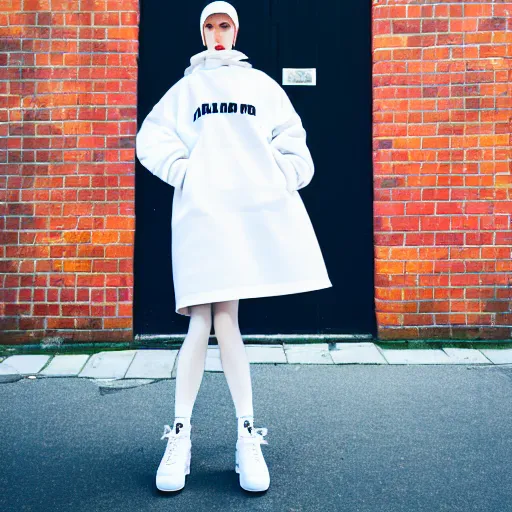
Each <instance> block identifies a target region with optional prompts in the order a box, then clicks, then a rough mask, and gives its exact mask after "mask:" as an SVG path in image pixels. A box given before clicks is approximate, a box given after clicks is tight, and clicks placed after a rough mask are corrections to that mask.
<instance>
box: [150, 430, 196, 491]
mask: <svg viewBox="0 0 512 512" xmlns="http://www.w3.org/2000/svg"><path fill="white" fill-rule="evenodd" d="M180 425H181V423H178V424H177V425H176V430H177V432H174V431H173V429H172V428H171V427H170V426H169V425H165V427H164V434H163V436H162V437H161V439H165V438H167V440H168V441H167V447H166V448H165V453H164V456H163V457H162V460H161V462H160V465H159V466H158V470H157V472H156V486H157V488H158V489H159V490H160V491H179V490H180V489H183V487H185V475H188V474H189V473H190V454H191V448H192V442H191V441H190V429H191V427H189V428H188V429H185V428H184V427H183V426H182V425H181V428H180Z"/></svg>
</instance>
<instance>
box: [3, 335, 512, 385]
mask: <svg viewBox="0 0 512 512" xmlns="http://www.w3.org/2000/svg"><path fill="white" fill-rule="evenodd" d="M452 345H453V343H448V344H446V345H444V346H440V347H434V348H407V349H403V348H401V349H400V348H396V345H391V347H390V346H389V344H376V343H372V342H364V341H361V342H354V343H346V342H344V343H307V344H304V343H280V344H273V345H271V344H251V345H249V344H246V346H245V348H246V353H247V356H248V359H249V362H250V363H251V364H270V365H276V364H291V365H331V366H341V365H354V364H355V365H385V366H389V365H407V366H410V365H425V364H427V365H440V364H444V365H446V364H448V365H466V366H468V365H469V366H503V365H512V344H510V343H508V344H490V346H488V347H487V348H483V347H482V348H467V347H463V348H460V347H454V346H452ZM422 346H423V347H424V346H425V345H422ZM97 348H99V347H97ZM178 352H179V350H178V348H173V349H169V348H165V349H152V348H141V349H133V348H132V349H129V350H103V351H99V352H98V351H96V352H94V353H92V354H91V353H86V354H58V353H57V354H23V353H21V354H14V355H5V354H4V355H3V356H0V383H8V382H15V381H17V380H20V379H22V378H31V379H35V378H51V377H78V378H89V379H95V380H105V379H106V380H107V381H112V380H114V381H119V380H125V381H135V380H141V381H143V382H147V381H148V379H149V380H151V381H155V380H162V379H174V378H175V376H176V364H177V358H178ZM205 371H206V372H222V371H223V370H222V362H221V357H220V349H219V347H218V346H216V345H209V346H208V350H207V356H206V362H205ZM128 384H129V383H128V382H127V383H126V385H125V386H124V387H129V386H128ZM135 385H137V384H135V383H134V386H135ZM131 387H133V386H131Z"/></svg>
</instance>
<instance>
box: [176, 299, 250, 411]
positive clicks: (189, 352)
mask: <svg viewBox="0 0 512 512" xmlns="http://www.w3.org/2000/svg"><path fill="white" fill-rule="evenodd" d="M238 303H239V301H238V300H231V301H226V302H216V303H214V304H200V305H197V306H191V307H190V310H191V315H190V324H189V328H188V333H187V335H186V337H185V340H184V341H183V345H182V346H181V348H180V351H179V354H178V366H177V372H176V394H175V402H174V416H175V417H190V416H191V415H192V409H193V407H194V403H195V400H196V397H197V393H198V391H199V387H200V385H201V381H202V379H203V373H204V364H205V359H206V349H207V347H208V338H209V336H210V331H211V328H212V309H213V326H214V330H215V336H216V338H217V343H218V344H219V348H220V358H221V362H222V368H223V370H224V375H225V376H226V380H227V383H228V387H229V391H230V393H231V397H232V398H233V403H234V405H235V410H236V416H237V417H240V416H253V404H252V386H251V373H250V366H249V360H248V359H247V354H246V352H245V346H244V342H243V339H242V335H241V333H240V328H239V326H238Z"/></svg>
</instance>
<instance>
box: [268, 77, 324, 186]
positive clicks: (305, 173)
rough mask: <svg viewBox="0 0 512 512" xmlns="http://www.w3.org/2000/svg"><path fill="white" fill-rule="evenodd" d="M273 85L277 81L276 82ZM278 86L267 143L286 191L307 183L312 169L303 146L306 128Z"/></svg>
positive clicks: (307, 152)
mask: <svg viewBox="0 0 512 512" xmlns="http://www.w3.org/2000/svg"><path fill="white" fill-rule="evenodd" d="M276 84H277V82H276ZM277 86H278V94H279V99H278V103H277V109H276V110H277V114H276V120H275V123H274V125H275V126H274V128H273V130H272V141H271V142H270V145H271V147H272V152H273V154H274V158H275V159H276V161H277V164H278V166H279V168H280V169H281V171H282V172H283V174H284V175H285V178H286V182H287V188H288V190H289V192H293V191H295V190H300V189H301V188H304V187H305V186H306V185H309V183H310V181H311V180H312V179H313V174H314V172H315V168H314V164H313V160H312V158H311V153H310V152H309V149H308V147H307V145H306V130H304V128H303V126H302V122H301V119H300V117H299V115H298V114H297V112H296V111H295V109H294V108H293V105H292V103H291V101H290V99H289V98H288V95H287V94H286V92H285V91H284V89H283V88H282V87H281V86H279V84H277Z"/></svg>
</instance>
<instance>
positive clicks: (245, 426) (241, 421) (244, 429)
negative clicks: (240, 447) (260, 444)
mask: <svg viewBox="0 0 512 512" xmlns="http://www.w3.org/2000/svg"><path fill="white" fill-rule="evenodd" d="M237 419H238V436H249V435H251V432H252V429H253V428H254V417H253V416H239V417H238V418H237Z"/></svg>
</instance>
